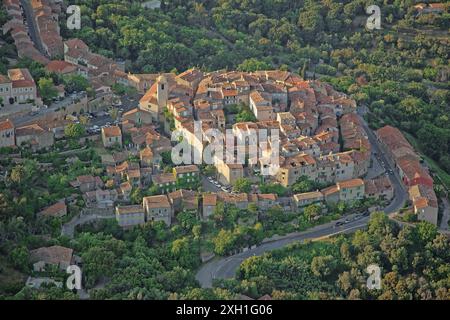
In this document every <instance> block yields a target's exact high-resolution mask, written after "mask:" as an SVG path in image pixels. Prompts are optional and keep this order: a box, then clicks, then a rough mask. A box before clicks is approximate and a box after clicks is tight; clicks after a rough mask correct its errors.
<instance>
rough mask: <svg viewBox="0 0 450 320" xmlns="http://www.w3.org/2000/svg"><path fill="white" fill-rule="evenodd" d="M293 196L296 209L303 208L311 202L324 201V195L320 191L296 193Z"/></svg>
mask: <svg viewBox="0 0 450 320" xmlns="http://www.w3.org/2000/svg"><path fill="white" fill-rule="evenodd" d="M292 198H293V200H294V201H293V203H294V207H295V209H296V210H301V209H302V208H304V207H306V206H309V205H310V204H315V203H322V202H323V201H324V195H323V193H322V192H320V191H313V192H305V193H299V194H294V195H293V197H292Z"/></svg>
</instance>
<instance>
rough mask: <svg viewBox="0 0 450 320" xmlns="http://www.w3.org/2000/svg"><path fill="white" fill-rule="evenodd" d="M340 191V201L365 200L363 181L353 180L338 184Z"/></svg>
mask: <svg viewBox="0 0 450 320" xmlns="http://www.w3.org/2000/svg"><path fill="white" fill-rule="evenodd" d="M336 186H337V188H338V190H339V200H341V201H353V200H360V199H362V198H364V181H363V180H362V179H351V180H346V181H341V182H338V183H336Z"/></svg>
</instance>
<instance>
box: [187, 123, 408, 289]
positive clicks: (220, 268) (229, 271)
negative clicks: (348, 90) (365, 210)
mask: <svg viewBox="0 0 450 320" xmlns="http://www.w3.org/2000/svg"><path fill="white" fill-rule="evenodd" d="M361 119H362V118H361ZM362 122H363V126H364V129H365V130H366V133H367V135H368V138H369V140H370V142H371V144H372V147H373V148H374V151H375V152H376V153H377V154H378V155H379V157H380V159H381V162H382V163H384V165H385V167H386V168H387V169H388V170H389V169H390V170H392V171H393V172H394V174H390V175H389V178H390V180H391V182H392V184H393V186H394V199H393V200H392V202H391V203H390V204H389V205H388V206H387V207H386V208H385V209H384V212H385V213H386V214H389V213H392V212H395V211H397V210H399V209H401V208H402V207H403V204H404V203H405V201H406V199H407V194H406V192H405V190H404V188H403V185H402V183H401V180H400V177H399V176H398V174H397V173H396V171H395V168H392V167H391V166H390V164H389V162H388V161H387V159H386V157H385V156H384V154H383V153H382V152H381V150H380V147H379V145H378V141H377V140H376V137H375V135H374V133H373V132H372V131H371V130H370V129H369V127H368V126H367V124H366V123H365V121H364V119H362ZM345 219H348V218H343V219H341V220H340V221H342V220H345ZM368 221H369V217H363V216H359V218H357V219H356V220H353V221H350V222H348V223H346V224H345V225H342V226H340V227H335V223H336V221H334V222H330V223H327V224H323V225H320V226H316V227H314V228H312V229H310V230H307V231H305V232H300V233H295V234H291V235H287V236H286V237H283V238H278V239H276V240H273V241H270V242H266V243H264V244H262V245H260V246H258V247H256V248H254V249H250V250H248V251H246V252H242V253H238V254H236V255H233V256H230V257H225V258H216V259H213V260H211V261H209V262H207V263H205V264H203V266H201V267H200V269H199V270H198V272H197V274H196V277H195V278H196V279H197V280H198V281H199V283H200V284H201V286H202V287H203V288H210V287H212V282H213V279H230V278H234V277H235V275H236V271H237V269H238V268H239V266H240V264H241V263H242V262H243V261H244V260H245V259H247V258H249V257H252V256H259V255H262V254H264V253H265V252H268V251H272V250H275V249H279V248H282V247H284V246H286V245H288V244H290V243H293V242H299V241H305V240H309V239H311V240H312V239H316V238H321V237H328V236H332V235H336V234H340V233H351V232H354V231H356V230H358V229H362V228H364V227H366V225H367V223H368Z"/></svg>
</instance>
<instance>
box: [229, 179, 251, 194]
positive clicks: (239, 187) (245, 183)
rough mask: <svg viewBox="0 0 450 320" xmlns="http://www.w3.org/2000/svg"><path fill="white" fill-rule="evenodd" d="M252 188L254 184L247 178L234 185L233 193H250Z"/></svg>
mask: <svg viewBox="0 0 450 320" xmlns="http://www.w3.org/2000/svg"><path fill="white" fill-rule="evenodd" d="M251 188H252V183H251V182H250V180H249V179H247V178H239V179H237V180H236V182H235V183H234V185H233V191H235V192H241V193H249V192H250V190H251Z"/></svg>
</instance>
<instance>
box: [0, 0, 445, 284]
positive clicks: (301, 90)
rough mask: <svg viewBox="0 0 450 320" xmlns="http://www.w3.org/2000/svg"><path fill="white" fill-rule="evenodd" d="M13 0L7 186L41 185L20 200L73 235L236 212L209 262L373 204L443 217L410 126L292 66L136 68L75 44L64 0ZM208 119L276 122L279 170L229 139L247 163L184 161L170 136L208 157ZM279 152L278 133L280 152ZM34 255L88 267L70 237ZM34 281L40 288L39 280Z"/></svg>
mask: <svg viewBox="0 0 450 320" xmlns="http://www.w3.org/2000/svg"><path fill="white" fill-rule="evenodd" d="M3 5H4V6H5V8H6V11H7V13H8V16H9V21H8V22H7V23H6V24H5V25H4V26H3V28H2V31H3V34H8V35H9V36H11V38H12V39H13V41H14V44H15V46H16V48H17V54H18V58H20V59H24V60H23V61H27V62H28V66H29V68H27V67H23V66H20V67H17V68H11V69H8V70H7V73H6V74H4V75H1V74H0V102H1V105H2V107H1V110H0V156H1V157H0V160H1V162H0V164H1V166H0V177H1V182H2V183H3V185H4V186H5V189H7V190H8V192H10V196H11V199H14V201H18V199H20V198H21V196H22V194H24V193H26V192H29V191H30V189H31V190H33V192H36V194H34V195H33V197H31V196H30V197H29V198H30V199H32V200H28V199H25V200H23V199H22V201H24V202H20V203H21V205H23V208H24V209H23V211H24V214H28V215H29V216H28V217H29V218H30V217H32V218H33V219H36V221H45V222H48V223H49V224H51V223H53V222H54V221H58V223H60V224H61V225H60V228H61V230H59V229H58V230H57V233H58V236H59V233H60V235H61V236H63V237H67V239H73V238H74V237H76V235H77V232H78V231H79V230H80V228H81V229H82V228H83V227H86V225H88V228H89V227H91V226H90V223H92V224H93V225H95V224H96V223H98V224H99V225H101V224H100V223H99V221H103V220H108V221H112V222H114V224H115V226H118V228H120V230H121V231H130V230H131V231H133V229H134V228H138V227H143V228H144V227H145V226H146V225H152V226H153V225H161V222H162V223H163V224H164V227H166V228H172V230H178V228H181V226H184V225H186V224H188V225H189V223H188V222H189V221H188V222H186V220H189V219H186V216H187V215H189V217H193V219H198V220H200V221H201V222H202V223H204V224H205V225H208V226H209V224H208V223H211V221H214V223H215V224H214V227H216V225H218V226H223V225H225V223H226V220H227V215H232V214H229V211H230V212H232V213H233V214H235V217H237V218H235V220H236V221H237V222H236V223H237V224H239V227H242V229H239V232H240V233H239V232H237V231H236V234H239V236H240V237H241V238H238V236H236V238H238V240H239V241H238V240H236V241H234V242H233V243H231V244H230V245H229V246H228V247H226V248H222V247H221V246H220V245H217V243H215V242H214V239H215V238H213V237H214V236H217V234H218V233H219V232H222V231H223V229H220V228H215V229H214V228H211V229H214V230H213V231H211V230H210V229H208V232H204V233H205V234H206V236H205V237H206V238H207V240H208V241H209V242H210V243H213V244H214V245H215V247H214V248H213V249H211V248H209V247H208V248H206V249H204V248H202V249H204V250H203V251H201V252H200V254H199V255H201V259H202V261H207V260H208V259H210V258H211V256H213V255H214V254H217V255H227V254H231V253H235V252H240V250H244V249H245V250H247V249H248V248H249V247H253V248H254V246H256V245H259V244H261V242H262V241H263V240H264V239H266V238H269V237H271V236H274V235H277V234H278V233H279V231H280V230H283V231H290V232H294V231H303V230H305V229H307V228H310V227H313V226H317V225H320V224H325V223H332V224H333V228H340V227H342V226H344V225H346V224H348V223H352V222H355V221H357V220H358V219H363V218H365V217H367V216H368V215H370V213H371V212H374V211H383V210H385V212H386V213H388V214H390V217H391V218H395V219H398V221H399V222H401V223H403V222H407V223H415V222H418V221H426V222H429V223H431V224H433V225H437V224H438V212H439V206H438V197H437V195H436V193H435V191H434V181H433V177H432V176H431V175H430V173H429V172H428V169H427V168H426V167H425V166H424V164H423V161H422V159H421V157H420V156H419V155H418V154H417V152H416V151H415V150H414V148H413V147H412V146H411V144H410V143H409V142H408V140H407V139H406V138H405V136H404V135H403V133H402V132H401V131H400V130H399V129H397V128H394V127H392V126H389V125H386V126H383V127H381V128H380V129H378V130H376V131H372V130H371V129H370V128H369V127H368V125H367V123H366V120H365V119H364V115H363V114H361V113H360V110H359V109H360V107H361V106H358V105H357V103H356V101H355V100H353V99H352V98H351V97H349V96H347V95H346V94H344V93H341V92H338V91H337V90H335V89H334V88H333V86H331V85H330V84H328V83H326V82H322V81H320V80H316V79H313V80H311V79H310V80H307V79H303V78H302V77H301V76H300V75H298V74H296V73H294V72H289V71H285V70H259V71H253V72H243V71H236V70H217V71H213V72H210V71H204V70H203V68H190V69H188V70H186V71H183V72H171V73H145V74H134V73H130V72H126V70H125V65H124V63H123V62H122V61H116V60H114V59H111V58H108V57H106V56H103V55H101V54H98V53H94V52H93V51H92V50H91V49H90V48H89V46H88V45H87V44H86V43H85V42H84V41H82V40H81V39H78V38H73V39H66V40H65V39H63V38H62V37H61V35H60V30H59V21H58V19H59V17H60V15H61V12H62V10H63V9H64V7H63V4H62V2H61V1H51V0H32V1H30V2H29V3H28V4H25V5H24V4H23V1H19V0H3ZM430 8H431V7H430ZM36 69H37V71H38V72H36ZM33 73H34V74H35V75H39V76H33ZM44 75H45V76H44ZM38 77H39V79H38ZM50 79H51V80H50ZM46 81H47V82H46ZM196 122H197V123H200V131H201V132H200V137H199V135H198V134H197V133H196V132H195V123H196ZM209 129H216V130H218V131H220V132H223V133H225V131H226V130H231V131H232V132H233V134H234V136H235V137H236V139H238V138H239V139H244V140H245V137H246V136H248V135H249V134H250V133H251V132H253V131H258V130H260V129H267V130H269V132H270V130H278V131H279V141H277V145H279V150H276V154H278V159H277V160H278V161H277V170H276V171H275V172H274V174H272V175H263V174H262V171H263V170H264V168H265V167H266V166H269V165H270V163H267V162H265V161H263V160H261V159H256V160H255V161H252V160H254V159H249V149H250V148H249V147H244V148H243V150H237V149H236V150H226V151H228V152H231V153H232V154H237V152H238V151H243V152H244V154H245V156H246V161H245V163H244V164H239V163H228V162H224V161H221V162H216V163H214V164H213V165H207V164H193V163H184V164H182V165H175V164H174V163H173V161H172V157H171V152H172V150H173V148H174V146H175V145H176V144H177V143H178V142H179V141H172V140H171V134H172V132H174V131H179V132H181V133H182V135H183V137H184V138H185V139H186V141H187V143H188V144H189V145H190V146H192V150H193V151H192V152H195V151H199V152H202V150H204V149H205V148H206V147H207V146H208V145H209V144H211V143H212V141H211V139H210V137H209V136H208V134H207V131H208V130H209ZM248 144H249V145H257V146H259V145H260V144H261V141H259V140H258V139H257V138H256V139H254V140H250V141H248ZM274 148H275V146H274V145H271V144H270V143H269V145H268V149H267V151H266V153H267V154H273V153H274V152H275V150H274ZM21 193H22V194H21ZM26 201H30V202H31V201H33V203H32V204H30V203H27V205H24V204H23V203H25V202H26ZM18 203H19V202H18ZM250 213H251V214H250ZM240 214H243V215H244V217H241V216H239V215H240ZM392 214H394V216H393V215H392ZM405 217H406V218H405ZM241 218H242V219H241ZM30 219H31V218H30ZM264 219H265V220H264ZM271 219H272V220H271ZM262 220H264V223H261V221H262ZM33 221H34V220H33ZM298 221H301V223H299V222H298ZM158 223H159V224H158ZM277 223H278V224H277ZM302 223H303V224H302ZM271 224H272V225H273V226H272V225H271ZM55 225H57V223H55ZM275 225H276V227H277V228H278V229H277V228H276V227H274V226H275ZM58 227H59V225H58ZM272 227H273V228H272ZM92 228H94V227H92ZM245 228H247V229H245ZM205 229H207V228H205ZM219 229H220V230H221V231H219ZM242 230H244V231H242ZM224 232H225V231H224ZM258 232H260V233H261V234H260V233H258ZM200 233H201V232H200ZM285 233H286V232H285ZM255 234H257V236H256V235H255ZM46 237H48V235H46ZM208 237H209V238H208ZM230 237H231V236H230ZM49 238H50V240H51V238H52V237H49ZM198 238H200V236H198ZM64 239H66V238H64ZM211 239H213V240H211ZM233 239H234V238H233ZM230 242H231V241H230ZM67 243H69V241H68V242H67ZM205 252H206V253H205ZM211 252H214V253H211ZM208 254H209V256H208ZM206 256H207V257H206ZM29 257H30V261H31V263H32V266H33V272H34V275H36V274H38V275H39V274H40V273H43V272H45V270H46V267H47V266H48V265H52V266H53V267H54V266H56V267H57V268H58V269H60V270H65V269H66V268H67V266H69V265H71V264H79V265H81V264H82V263H81V261H80V257H78V256H77V255H76V252H75V251H74V249H73V248H70V247H69V245H67V247H66V246H61V245H48V246H43V247H39V248H34V249H33V250H31V251H30V252H29ZM44 282H45V281H44ZM28 285H29V286H31V287H39V286H40V284H39V283H38V282H36V281H35V279H34V280H33V278H30V279H29V281H28Z"/></svg>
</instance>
